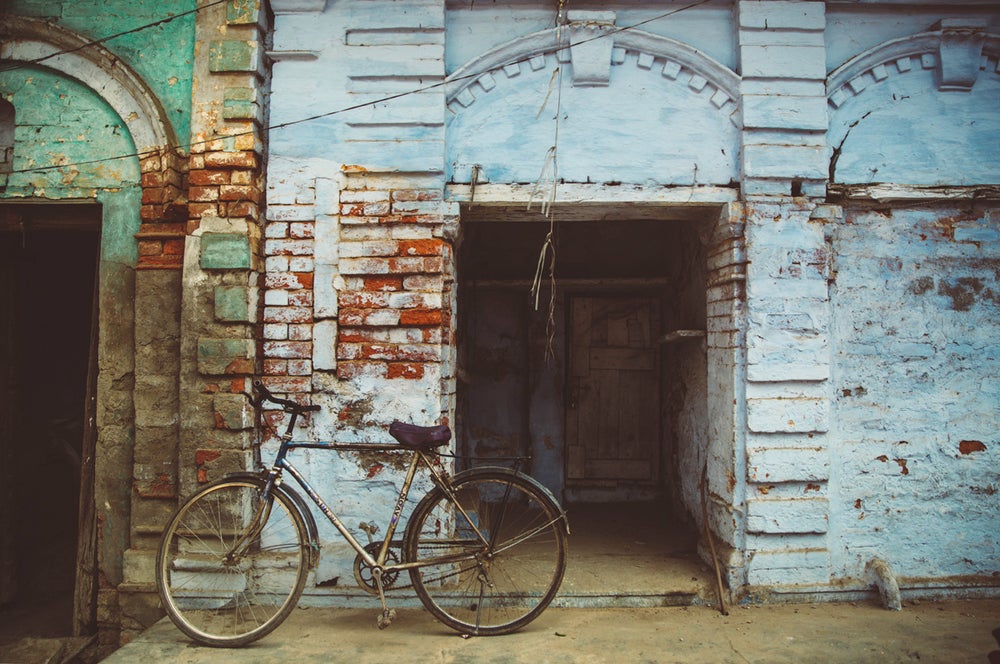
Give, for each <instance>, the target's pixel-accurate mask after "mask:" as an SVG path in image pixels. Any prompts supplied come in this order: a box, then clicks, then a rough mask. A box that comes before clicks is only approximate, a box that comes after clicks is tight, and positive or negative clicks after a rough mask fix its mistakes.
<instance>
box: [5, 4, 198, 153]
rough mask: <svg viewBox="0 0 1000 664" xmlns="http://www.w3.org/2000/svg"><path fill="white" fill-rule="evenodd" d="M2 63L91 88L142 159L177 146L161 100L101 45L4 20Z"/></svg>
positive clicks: (48, 27) (19, 19) (36, 24)
mask: <svg viewBox="0 0 1000 664" xmlns="http://www.w3.org/2000/svg"><path fill="white" fill-rule="evenodd" d="M0 25H2V26H3V27H2V28H0V38H2V42H0V60H4V61H9V62H21V63H32V62H35V61H37V60H39V59H40V58H44V61H43V62H39V63H38V65H37V66H41V67H46V68H48V69H52V70H54V71H57V72H60V73H63V74H65V75H66V76H70V77H72V78H74V79H76V80H77V81H79V82H81V83H82V84H84V85H86V86H87V87H89V88H90V89H91V90H93V91H94V92H95V93H96V94H98V95H99V96H100V97H101V98H102V99H104V100H105V101H106V102H107V103H108V105H109V106H111V108H112V109H114V111H115V112H116V113H117V114H118V116H119V117H120V118H121V119H122V121H123V122H125V125H126V126H127V127H128V130H129V132H130V133H131V135H132V140H133V142H134V143H135V147H136V150H137V151H138V152H139V153H140V154H144V153H147V152H154V153H155V152H159V151H164V152H166V153H169V152H170V151H172V149H173V146H176V145H177V144H178V142H177V137H176V135H175V134H174V130H173V127H172V126H171V124H170V122H169V121H168V119H167V114H166V112H165V111H164V109H163V106H162V105H161V104H160V101H159V99H158V98H157V97H156V95H155V94H153V91H152V90H151V89H150V88H149V86H148V85H146V83H145V81H143V79H142V78H141V77H140V76H139V75H138V74H136V73H135V71H133V70H132V69H131V68H130V67H129V66H128V65H126V64H125V63H124V62H122V60H121V59H120V58H118V56H116V55H115V54H114V53H112V52H111V51H109V50H108V49H106V48H104V47H103V46H101V45H100V44H91V43H90V40H87V39H85V38H84V37H82V36H81V35H79V34H77V33H75V32H72V31H70V30H66V29H65V28H62V27H59V26H57V25H53V24H52V23H47V22H45V21H41V20H39V19H35V18H30V17H25V16H14V15H10V14H0Z"/></svg>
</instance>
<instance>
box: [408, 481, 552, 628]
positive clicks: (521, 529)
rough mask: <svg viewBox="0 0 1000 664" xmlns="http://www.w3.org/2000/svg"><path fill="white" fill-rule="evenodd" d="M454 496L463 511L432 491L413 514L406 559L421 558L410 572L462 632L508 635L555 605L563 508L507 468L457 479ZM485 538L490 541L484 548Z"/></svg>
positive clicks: (431, 605)
mask: <svg viewBox="0 0 1000 664" xmlns="http://www.w3.org/2000/svg"><path fill="white" fill-rule="evenodd" d="M453 496H454V499H455V500H457V501H458V502H459V504H460V505H461V509H459V508H458V507H457V506H456V505H455V504H454V503H453V502H452V500H451V499H450V498H448V497H446V495H445V493H444V492H442V491H440V490H434V491H432V492H431V493H430V494H428V496H427V497H426V498H425V499H424V500H423V501H421V503H420V505H418V507H417V509H416V511H415V512H414V515H413V516H412V517H411V524H410V526H409V528H408V530H407V542H406V545H405V549H406V556H407V558H406V559H407V561H408V562H417V563H420V566H419V567H418V568H416V569H413V570H411V572H410V577H411V579H412V581H413V585H414V587H415V589H416V590H417V594H418V595H419V596H420V599H421V600H422V601H423V602H424V604H425V605H426V606H427V608H428V610H430V611H431V612H432V613H434V615H435V616H436V617H438V618H439V619H440V620H442V621H443V622H444V623H446V624H448V625H449V626H451V627H453V628H455V629H457V630H459V631H462V632H466V633H472V634H504V633H507V632H511V631H514V630H516V629H519V628H520V627H523V626H524V625H526V624H527V623H528V622H530V621H531V620H533V619H534V618H535V617H536V616H537V615H538V614H539V613H541V611H543V610H544V609H545V607H546V606H547V605H548V604H549V602H551V600H552V598H553V597H554V596H555V593H556V591H557V590H558V587H559V584H560V582H561V580H562V575H563V572H564V570H565V531H564V530H563V529H562V524H561V520H562V518H563V516H562V511H561V509H559V507H558V505H555V504H554V503H553V502H552V501H551V500H550V499H549V498H548V497H547V496H546V495H545V494H544V493H543V492H542V491H540V490H538V489H537V488H535V486H533V485H532V483H531V482H530V481H528V480H524V479H522V478H520V477H517V476H514V475H512V474H511V473H509V472H506V471H502V470H493V471H483V472H473V473H470V474H469V475H467V476H466V477H465V478H462V479H459V480H456V481H455V484H454V489H453ZM480 535H481V536H482V537H483V538H484V539H485V540H486V541H487V542H489V543H492V544H490V545H484V544H483V542H482V540H481V539H480ZM456 549H460V551H458V552H456ZM459 558H464V559H466V561H467V562H464V563H463V562H460V561H459V560H458V559H459Z"/></svg>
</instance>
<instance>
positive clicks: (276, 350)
mask: <svg viewBox="0 0 1000 664" xmlns="http://www.w3.org/2000/svg"><path fill="white" fill-rule="evenodd" d="M264 356H265V357H268V358H278V359H301V358H310V357H312V342H309V341H265V342H264Z"/></svg>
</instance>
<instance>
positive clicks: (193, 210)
mask: <svg viewBox="0 0 1000 664" xmlns="http://www.w3.org/2000/svg"><path fill="white" fill-rule="evenodd" d="M188 214H190V215H191V216H192V217H199V218H200V217H209V216H214V215H217V214H219V206H218V205H216V204H215V203H188Z"/></svg>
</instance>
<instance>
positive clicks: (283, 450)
mask: <svg viewBox="0 0 1000 664" xmlns="http://www.w3.org/2000/svg"><path fill="white" fill-rule="evenodd" d="M297 418H298V413H296V412H295V411H292V412H291V413H290V418H289V421H288V426H287V427H286V430H285V432H284V433H283V434H282V435H281V444H280V446H279V448H278V453H277V455H276V456H275V458H274V463H273V465H272V466H271V468H270V469H268V478H267V483H266V484H265V486H264V496H263V497H264V499H265V500H264V501H262V504H261V509H262V510H264V509H268V507H267V506H268V505H269V504H270V497H271V491H272V489H273V487H274V486H275V485H277V484H280V482H281V473H282V471H287V472H288V474H289V475H291V476H292V478H293V479H294V480H295V481H296V483H298V485H299V486H300V487H302V490H303V491H305V492H306V495H307V496H309V498H310V500H312V501H313V503H315V505H316V506H317V507H318V508H319V509H320V511H321V512H323V514H324V515H325V516H326V518H327V519H328V520H329V521H330V523H332V524H333V526H334V527H335V528H336V529H337V531H338V532H339V533H340V534H341V536H342V537H343V538H344V539H345V540H346V541H347V543H348V544H349V545H350V546H351V548H352V549H354V550H355V551H356V552H357V554H358V555H359V556H361V558H362V559H363V560H364V562H365V564H367V565H369V566H370V567H372V568H374V569H378V570H381V571H382V572H402V571H406V570H410V569H416V568H419V567H426V566H430V565H439V564H441V563H442V562H452V561H457V560H463V559H467V558H469V557H470V555H469V554H457V555H456V554H453V555H450V556H440V557H437V558H432V559H427V560H424V561H421V562H409V563H408V562H399V563H396V564H392V565H386V564H385V561H386V560H387V558H388V555H389V548H390V546H391V544H392V538H393V536H394V535H395V533H396V529H397V527H398V525H399V518H400V516H402V514H403V508H404V506H405V505H406V498H407V497H408V496H409V493H410V488H411V487H412V485H413V479H414V477H416V473H417V468H418V467H419V466H420V464H421V462H423V463H424V465H426V466H427V469H428V470H429V471H430V473H431V479H432V481H433V482H434V484H435V485H436V486H437V487H438V488H440V489H441V490H442V491H443V492H444V493H445V495H446V496H447V498H448V500H449V501H450V502H451V504H452V505H454V506H455V508H456V509H458V511H459V512H461V514H462V516H464V517H465V518H466V520H467V521H468V522H469V525H470V527H471V528H472V529H473V531H474V532H475V534H476V537H478V538H479V541H480V543H481V544H483V546H485V547H487V550H488V551H490V552H492V548H493V543H492V542H490V541H489V540H488V539H487V538H486V537H484V536H483V534H482V533H481V532H480V531H479V528H478V526H476V525H475V524H474V523H473V520H472V519H470V518H469V514H468V513H467V512H466V511H465V509H464V508H463V507H462V505H461V504H460V503H459V502H458V500H457V499H456V497H455V494H454V493H453V492H452V490H451V486H450V482H449V480H448V478H447V476H446V475H445V474H444V473H443V472H442V471H440V470H438V469H437V468H435V467H434V464H433V463H432V462H431V460H430V459H429V458H428V454H427V453H426V452H424V451H422V450H415V449H410V448H407V447H403V446H402V445H390V444H372V443H328V442H312V441H308V442H295V441H293V440H292V431H293V430H294V428H295V422H296V420H297ZM294 449H318V450H330V451H334V452H400V451H403V452H409V453H410V454H411V455H412V456H411V459H410V465H409V468H408V470H407V472H406V476H405V478H404V480H403V486H402V487H401V488H400V491H399V496H398V498H397V499H396V505H395V508H394V509H393V512H392V517H391V519H390V521H389V525H388V526H387V527H386V532H385V537H384V538H383V540H382V544H381V547H380V548H379V553H378V556H372V555H371V554H370V553H369V552H368V551H367V550H366V549H365V547H364V546H363V545H362V544H361V543H360V542H358V540H357V538H356V537H354V535H353V534H351V532H350V531H349V530H348V529H347V526H345V525H344V523H343V521H341V520H340V517H338V516H337V514H336V513H334V511H333V510H332V509H331V508H330V506H329V505H327V503H326V501H324V500H323V498H322V497H321V496H320V495H319V493H317V491H316V490H315V489H314V488H313V487H312V485H311V484H309V482H308V480H306V478H305V476H304V475H303V474H302V473H301V471H299V470H298V469H297V468H296V467H295V465H294V464H292V463H291V461H289V460H288V458H287V455H288V453H289V452H290V451H292V450H294ZM504 498H505V500H506V496H505V497H504ZM262 516H263V515H257V517H256V518H258V519H259V521H258V523H259V524H260V525H261V526H262V525H263V523H264V522H265V521H266V517H264V518H261V517H262ZM251 536H252V532H248V534H247V537H246V538H244V540H245V539H248V538H249V537H251ZM244 540H241V543H242V541H244ZM239 546H240V543H238V544H237V546H236V547H234V551H236V550H238V549H239Z"/></svg>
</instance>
